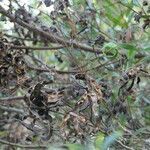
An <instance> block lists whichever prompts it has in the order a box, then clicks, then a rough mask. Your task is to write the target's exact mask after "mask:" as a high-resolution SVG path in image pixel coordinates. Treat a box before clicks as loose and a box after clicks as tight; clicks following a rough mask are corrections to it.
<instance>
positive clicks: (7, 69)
mask: <svg viewBox="0 0 150 150" xmlns="http://www.w3.org/2000/svg"><path fill="white" fill-rule="evenodd" d="M0 53H1V55H0V84H1V87H6V86H8V87H9V86H10V85H11V86H14V85H15V84H14V83H16V82H17V79H18V77H23V76H24V75H25V60H24V53H23V52H21V51H19V50H15V51H14V50H12V49H11V44H10V43H9V42H8V41H7V39H5V38H1V39H0Z"/></svg>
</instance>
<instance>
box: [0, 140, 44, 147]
mask: <svg viewBox="0 0 150 150" xmlns="http://www.w3.org/2000/svg"><path fill="white" fill-rule="evenodd" d="M0 143H2V144H6V145H11V146H15V147H20V148H34V149H39V148H47V146H46V145H40V144H39V145H22V144H17V143H11V142H8V141H5V140H2V139H0Z"/></svg>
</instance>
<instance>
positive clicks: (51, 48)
mask: <svg viewBox="0 0 150 150" xmlns="http://www.w3.org/2000/svg"><path fill="white" fill-rule="evenodd" d="M10 48H11V49H30V50H58V49H62V48H64V46H56V47H32V46H16V45H12V46H11V47H10Z"/></svg>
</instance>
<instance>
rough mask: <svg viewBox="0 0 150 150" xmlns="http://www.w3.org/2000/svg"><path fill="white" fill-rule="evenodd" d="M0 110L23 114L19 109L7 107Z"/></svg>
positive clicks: (1, 107) (0, 107)
mask: <svg viewBox="0 0 150 150" xmlns="http://www.w3.org/2000/svg"><path fill="white" fill-rule="evenodd" d="M0 109H2V110H5V111H8V112H16V113H21V114H24V111H23V110H21V109H17V108H13V107H7V106H1V105H0Z"/></svg>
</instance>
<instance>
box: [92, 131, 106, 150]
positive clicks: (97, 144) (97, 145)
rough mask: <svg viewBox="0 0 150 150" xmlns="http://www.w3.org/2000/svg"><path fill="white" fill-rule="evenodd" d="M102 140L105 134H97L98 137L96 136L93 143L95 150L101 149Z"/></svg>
mask: <svg viewBox="0 0 150 150" xmlns="http://www.w3.org/2000/svg"><path fill="white" fill-rule="evenodd" d="M104 139H105V134H104V133H102V132H100V133H98V135H97V136H96V139H95V142H94V145H95V148H96V150H99V149H100V148H102V145H103V143H104Z"/></svg>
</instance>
